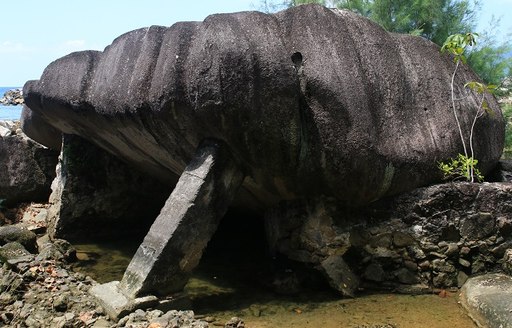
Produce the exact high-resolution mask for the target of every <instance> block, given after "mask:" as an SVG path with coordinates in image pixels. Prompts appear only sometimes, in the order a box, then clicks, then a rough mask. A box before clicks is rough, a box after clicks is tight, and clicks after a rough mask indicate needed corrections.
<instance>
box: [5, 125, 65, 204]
mask: <svg viewBox="0 0 512 328" xmlns="http://www.w3.org/2000/svg"><path fill="white" fill-rule="evenodd" d="M57 157H58V153H57V152H55V151H53V150H51V149H48V148H46V147H44V146H42V145H40V144H38V143H37V142H34V141H33V140H31V139H29V138H27V136H26V135H25V134H24V133H23V132H22V130H21V129H20V125H19V122H13V121H1V122H0V199H5V203H4V204H3V205H5V206H14V205H16V204H19V203H21V202H31V201H47V200H48V196H49V195H50V185H51V183H52V180H53V178H54V177H55V166H56V165H57Z"/></svg>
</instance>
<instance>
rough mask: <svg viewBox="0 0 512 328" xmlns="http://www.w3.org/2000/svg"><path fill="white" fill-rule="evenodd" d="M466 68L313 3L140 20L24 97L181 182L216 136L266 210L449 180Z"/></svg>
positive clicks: (489, 155)
mask: <svg viewBox="0 0 512 328" xmlns="http://www.w3.org/2000/svg"><path fill="white" fill-rule="evenodd" d="M454 67H455V66H454V63H453V61H452V59H451V58H450V57H449V56H448V55H441V54H440V53H439V48H438V47H437V46H436V45H434V44H433V43H431V42H429V41H427V40H425V39H422V38H419V37H414V36H410V35H398V34H390V33H387V32H386V31H384V30H383V29H382V28H380V27H379V26H378V25H376V24H375V23H372V22H371V21H369V20H367V19H365V18H362V17H360V16H358V15H356V14H353V13H350V12H346V11H338V10H330V9H327V8H324V7H322V6H318V5H304V6H298V7H294V8H291V9H288V10H286V11H282V12H279V13H276V14H272V15H270V14H263V13H259V12H242V13H234V14H219V15H212V16H209V17H207V18H206V19H205V20H204V21H203V22H184V23H177V24H174V25H172V26H171V27H161V26H152V27H148V28H143V29H139V30H135V31H132V32H129V33H126V34H124V35H122V36H120V37H118V38H117V39H116V40H114V42H113V43H112V44H111V45H110V46H108V47H107V48H106V49H105V50H104V51H103V52H98V51H83V52H76V53H72V54H70V55H68V56H65V57H63V58H60V59H58V60H56V61H55V62H53V63H51V64H50V65H49V66H48V67H47V68H46V70H45V71H44V73H43V75H42V77H41V79H40V80H38V81H30V82H28V83H27V84H26V85H25V87H24V96H25V101H26V104H27V105H28V106H29V107H30V109H31V110H33V111H35V112H37V113H38V114H39V115H40V116H41V117H42V118H43V119H44V120H45V121H46V122H47V123H49V124H50V125H52V126H53V127H55V128H56V129H58V130H60V131H63V132H64V133H67V134H76V135H79V136H81V137H83V138H85V139H87V140H89V141H91V142H93V143H95V144H96V145H98V146H99V147H101V148H104V149H106V150H107V151H109V152H111V153H113V154H114V155H116V156H119V157H120V158H122V159H124V160H125V161H127V162H130V163H132V164H135V165H138V166H139V167H140V168H141V169H142V170H144V171H145V172H148V173H150V174H152V175H153V176H155V177H157V178H159V179H161V180H162V181H166V182H168V183H169V184H172V183H175V182H176V177H177V176H178V175H179V174H181V172H182V171H183V169H184V168H185V166H186V165H187V164H188V162H189V160H190V159H191V157H192V155H193V153H194V151H195V149H196V147H197V145H198V144H199V143H200V141H201V140H203V139H205V138H214V139H219V140H223V141H225V142H226V144H228V146H229V148H230V150H231V152H232V153H233V154H234V156H235V157H236V158H237V159H238V161H239V162H241V163H242V165H243V167H244V170H245V171H246V173H247V178H246V179H245V182H244V190H245V191H249V195H250V196H251V197H252V198H250V201H251V202H253V203H255V204H258V206H261V205H263V206H269V205H271V204H276V203H277V202H278V201H279V200H282V199H294V198H301V197H311V196H315V195H318V194H325V195H327V196H331V197H334V198H336V199H337V200H338V201H339V202H340V203H345V204H350V205H357V204H366V203H369V202H371V201H374V200H376V199H378V198H381V197H383V196H385V195H392V194H397V193H399V192H403V191H406V190H410V189H413V188H415V187H418V186H421V185H425V184H429V183H432V182H434V181H437V180H438V179H439V178H440V176H439V173H438V169H437V168H436V165H437V161H439V160H445V159H447V158H449V157H453V156H455V155H456V154H457V153H458V152H460V151H461V150H462V145H461V142H460V140H459V134H458V130H457V127H456V124H455V120H454V117H453V114H452V109H451V102H450V79H451V74H452V72H453V70H454ZM476 79H477V78H476V76H475V75H474V74H473V73H472V72H470V71H469V70H468V69H467V68H466V67H463V68H461V70H460V72H459V74H458V75H457V77H456V79H455V83H456V85H455V93H456V97H457V98H461V99H462V100H460V101H458V103H457V111H459V113H460V115H461V122H462V128H463V130H464V131H465V133H466V134H469V133H468V130H469V127H470V124H471V121H472V118H473V115H474V111H473V109H474V107H475V106H476V104H477V96H476V95H473V94H467V91H466V90H465V89H464V87H463V86H464V84H465V83H466V82H468V81H471V80H476ZM487 101H488V103H489V106H490V109H491V111H492V112H494V114H495V115H488V114H486V115H484V116H483V117H482V118H480V119H479V120H478V122H477V124H476V131H475V151H476V157H477V158H478V160H479V161H480V165H481V170H482V171H483V173H484V174H485V173H486V172H487V171H488V170H490V169H491V168H492V167H493V166H494V165H495V163H496V162H497V160H498V158H499V157H500V155H501V151H502V148H503V139H504V120H503V117H502V115H501V112H500V109H499V107H498V104H497V102H496V101H495V99H493V98H490V97H489V99H487ZM241 195H246V196H247V193H245V194H244V193H241ZM248 199H249V198H248Z"/></svg>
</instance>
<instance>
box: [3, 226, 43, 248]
mask: <svg viewBox="0 0 512 328" xmlns="http://www.w3.org/2000/svg"><path fill="white" fill-rule="evenodd" d="M36 239H37V236H36V234H35V233H33V232H32V231H29V230H26V229H22V228H20V227H17V226H12V225H9V226H3V227H0V245H4V244H6V243H10V242H18V243H20V244H21V245H23V246H24V247H25V248H26V249H28V250H29V251H32V252H34V251H35V250H36Z"/></svg>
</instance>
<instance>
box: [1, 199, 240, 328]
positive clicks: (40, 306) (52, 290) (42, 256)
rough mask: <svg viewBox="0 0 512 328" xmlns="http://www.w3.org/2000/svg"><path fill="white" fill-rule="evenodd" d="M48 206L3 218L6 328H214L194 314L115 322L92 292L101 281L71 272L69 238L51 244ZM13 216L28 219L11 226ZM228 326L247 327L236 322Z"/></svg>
mask: <svg viewBox="0 0 512 328" xmlns="http://www.w3.org/2000/svg"><path fill="white" fill-rule="evenodd" d="M46 207H47V206H46V205H43V204H32V205H30V206H27V207H26V208H25V209H24V210H18V211H17V213H16V212H13V210H11V211H10V212H9V213H7V216H4V214H2V217H1V219H2V221H3V222H2V223H1V224H5V225H2V226H0V244H1V245H3V246H1V247H0V263H2V266H1V267H0V277H1V279H0V327H4V326H5V327H29V328H40V327H94V328H106V327H116V328H117V327H130V328H139V327H140V328H142V327H144V328H146V327H152V328H157V327H162V328H163V327H176V328H177V327H186V328H206V327H209V324H208V322H206V321H204V320H201V319H200V318H196V317H195V315H194V312H192V311H177V310H171V311H167V312H164V311H161V310H157V309H148V310H146V311H143V310H136V311H135V312H133V313H130V314H129V315H127V316H125V317H123V318H121V319H120V320H119V321H117V322H115V321H113V320H111V319H110V318H109V317H108V316H107V315H106V313H105V311H104V310H103V308H101V307H100V306H98V305H97V303H96V300H95V299H94V297H93V296H92V295H90V294H89V290H90V288H91V287H93V286H95V285H97V282H96V281H94V280H93V279H92V278H91V277H89V276H86V275H84V274H83V273H79V272H73V271H72V270H71V266H70V264H71V263H72V262H73V261H75V260H76V251H75V249H74V248H73V247H72V246H71V244H69V243H68V242H67V241H65V240H62V239H56V240H53V241H50V239H49V238H48V236H47V235H46V224H45V220H44V217H46V213H47V209H46ZM4 211H6V210H5V209H4ZM13 216H18V217H22V219H21V221H20V222H18V223H15V224H6V223H9V221H10V220H12V219H15V217H13ZM206 319H207V318H206ZM215 325H216V326H218V325H219V324H217V323H216V324H215ZM225 327H244V324H243V321H241V319H237V318H234V319H232V320H230V321H229V322H227V323H226V325H225Z"/></svg>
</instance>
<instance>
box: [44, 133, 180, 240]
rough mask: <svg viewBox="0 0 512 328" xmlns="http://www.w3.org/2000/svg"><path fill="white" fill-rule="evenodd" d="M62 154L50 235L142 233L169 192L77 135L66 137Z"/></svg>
mask: <svg viewBox="0 0 512 328" xmlns="http://www.w3.org/2000/svg"><path fill="white" fill-rule="evenodd" d="M60 158H61V160H60V161H59V164H58V166H57V177H56V179H55V180H54V181H53V183H52V194H51V196H50V204H51V205H50V207H49V209H48V221H49V233H50V235H51V236H52V238H66V239H71V240H79V239H82V240H83V239H84V238H95V239H96V240H97V239H101V238H120V237H121V236H127V235H134V234H135V235H140V232H144V231H147V230H148V229H149V226H150V225H151V223H152V221H153V220H154V218H155V217H156V216H157V215H158V213H159V211H160V209H161V207H162V206H163V204H164V202H165V199H166V198H167V197H168V195H169V194H170V192H171V189H170V188H169V187H168V186H166V185H164V184H162V183H160V182H159V181H157V180H156V179H154V178H152V177H148V176H147V175H146V174H144V172H139V171H138V170H136V169H134V168H133V167H131V166H129V165H127V164H126V163H124V162H121V161H120V160H119V159H117V158H115V157H113V156H112V155H111V154H109V153H107V152H105V151H104V150H102V149H99V148H98V147H97V146H95V145H93V144H91V143H90V142H87V141H85V140H83V139H82V138H80V137H78V136H72V135H65V136H64V138H63V148H62V152H61V155H60ZM139 238H140V237H139Z"/></svg>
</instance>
